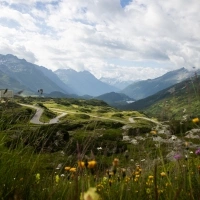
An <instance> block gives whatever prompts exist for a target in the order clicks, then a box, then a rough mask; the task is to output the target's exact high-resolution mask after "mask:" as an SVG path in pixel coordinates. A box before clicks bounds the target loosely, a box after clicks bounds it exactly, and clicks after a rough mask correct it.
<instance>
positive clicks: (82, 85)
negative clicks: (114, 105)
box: [55, 69, 119, 96]
mask: <svg viewBox="0 0 200 200" xmlns="http://www.w3.org/2000/svg"><path fill="white" fill-rule="evenodd" d="M55 74H56V75H57V76H58V77H59V78H60V80H61V81H62V82H64V83H65V84H66V85H68V86H70V87H71V88H73V90H74V91H75V93H76V94H78V95H81V96H82V95H91V96H98V95H101V94H104V93H108V92H112V91H114V92H116V91H119V89H117V88H116V87H113V86H111V85H108V84H106V83H104V82H102V81H100V80H98V79H97V78H95V76H94V75H92V74H91V73H90V72H88V71H81V72H77V71H75V70H73V69H58V70H56V71H55Z"/></svg>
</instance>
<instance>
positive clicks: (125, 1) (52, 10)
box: [0, 0, 200, 81]
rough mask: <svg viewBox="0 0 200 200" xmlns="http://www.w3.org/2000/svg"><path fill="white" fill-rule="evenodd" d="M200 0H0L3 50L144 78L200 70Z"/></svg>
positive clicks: (55, 64) (100, 73) (55, 65)
mask: <svg viewBox="0 0 200 200" xmlns="http://www.w3.org/2000/svg"><path fill="white" fill-rule="evenodd" d="M199 10H200V0H121V1H120V0H41V1H39V0H0V54H4V55H6V54H14V55H16V56H17V57H18V58H24V59H26V60H27V61H28V62H32V63H34V64H37V65H40V66H44V67H46V68H48V69H51V70H53V71H55V70H57V69H60V68H61V69H68V68H72V69H74V70H76V71H83V70H88V71H90V72H91V73H92V74H94V75H95V76H96V77H97V78H101V77H105V78H116V79H120V80H132V81H136V80H145V79H149V78H150V79H151V78H155V77H158V76H161V75H163V74H165V73H166V72H168V71H172V70H175V69H179V68H182V67H185V68H187V69H198V68H200V12H199Z"/></svg>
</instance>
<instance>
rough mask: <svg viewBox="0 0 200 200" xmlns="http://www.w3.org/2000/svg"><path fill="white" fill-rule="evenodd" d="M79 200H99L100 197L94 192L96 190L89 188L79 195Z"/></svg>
mask: <svg viewBox="0 0 200 200" xmlns="http://www.w3.org/2000/svg"><path fill="white" fill-rule="evenodd" d="M80 200H100V196H99V194H98V193H97V192H96V188H94V187H91V188H89V189H88V191H87V192H84V193H81V196H80Z"/></svg>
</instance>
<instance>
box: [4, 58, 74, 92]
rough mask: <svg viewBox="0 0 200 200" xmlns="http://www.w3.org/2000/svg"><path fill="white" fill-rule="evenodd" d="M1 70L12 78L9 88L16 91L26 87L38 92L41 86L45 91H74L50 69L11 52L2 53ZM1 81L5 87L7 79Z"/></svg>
mask: <svg viewBox="0 0 200 200" xmlns="http://www.w3.org/2000/svg"><path fill="white" fill-rule="evenodd" d="M0 70H1V72H2V73H3V74H4V76H5V75H6V76H7V77H9V78H10V81H9V84H10V87H9V89H13V90H14V91H15V90H21V89H24V88H26V89H27V90H28V91H31V92H32V93H37V91H38V89H41V88H42V89H43V91H44V92H45V93H50V92H53V91H60V92H63V93H67V92H71V91H72V90H69V91H68V90H67V89H68V87H67V86H66V89H65V84H64V83H62V82H61V81H60V80H59V79H58V77H57V76H56V75H55V74H54V75H53V74H52V73H53V72H50V70H47V69H44V67H39V66H37V65H34V64H32V63H29V62H27V61H26V60H24V59H18V58H17V57H16V56H13V55H11V54H8V55H0ZM44 73H45V74H44ZM1 81H2V82H4V84H3V83H2V85H1V87H4V85H5V80H3V78H1ZM54 81H55V82H54ZM13 82H16V83H17V85H16V86H17V88H15V85H14V84H13ZM56 83H57V84H56ZM61 85H62V86H61Z"/></svg>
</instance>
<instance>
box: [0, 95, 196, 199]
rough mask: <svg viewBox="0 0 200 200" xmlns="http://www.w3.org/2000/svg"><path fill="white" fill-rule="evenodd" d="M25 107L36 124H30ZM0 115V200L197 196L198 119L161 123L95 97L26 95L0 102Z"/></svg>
mask: <svg viewBox="0 0 200 200" xmlns="http://www.w3.org/2000/svg"><path fill="white" fill-rule="evenodd" d="M22 103H23V104H26V105H27V106H22V105H20V104H22ZM30 105H32V106H37V107H39V108H42V109H43V113H42V115H41V116H40V121H41V122H42V123H43V124H34V123H31V122H30V120H31V119H32V117H33V116H34V115H35V112H36V110H35V109H34V108H33V107H29V106H30ZM0 113H1V115H0V150H1V151H0V184H1V187H0V197H1V199H2V200H11V199H13V200H25V199H27V200H29V199H30V200H38V199H39V200H40V199H41V200H42V199H52V200H62V199H63V200H79V199H83V200H125V199H126V200H129V199H130V200H131V199H163V200H166V199H168V200H171V199H181V200H184V199H193V200H196V199H199V198H200V190H199V188H200V149H199V147H200V146H199V140H200V138H199V132H198V129H199V118H198V117H195V116H194V118H190V119H187V120H185V121H170V120H169V121H167V122H166V121H165V122H163V121H161V120H160V121H158V120H157V118H156V116H155V115H154V116H153V115H152V117H150V115H149V114H148V116H146V115H145V114H144V112H143V113H140V112H137V111H132V110H129V111H122V110H118V109H116V108H112V107H110V106H109V105H107V104H106V103H105V102H103V101H99V100H95V99H92V100H81V99H80V100H77V99H50V98H31V97H26V98H21V97H20V98H19V97H17V98H14V99H13V100H10V101H8V100H7V101H2V102H1V104H0ZM63 113H65V115H64V116H63V117H61V118H59V120H58V123H54V124H48V122H50V120H51V119H53V118H55V117H57V116H59V115H61V114H63ZM180 122H181V123H180ZM194 129H195V130H196V132H192V134H193V137H189V136H188V135H187V134H186V133H187V131H191V130H194ZM186 136H188V137H186Z"/></svg>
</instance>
